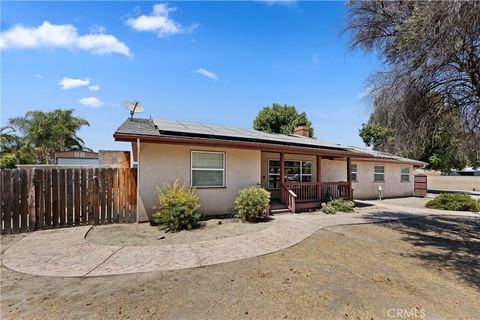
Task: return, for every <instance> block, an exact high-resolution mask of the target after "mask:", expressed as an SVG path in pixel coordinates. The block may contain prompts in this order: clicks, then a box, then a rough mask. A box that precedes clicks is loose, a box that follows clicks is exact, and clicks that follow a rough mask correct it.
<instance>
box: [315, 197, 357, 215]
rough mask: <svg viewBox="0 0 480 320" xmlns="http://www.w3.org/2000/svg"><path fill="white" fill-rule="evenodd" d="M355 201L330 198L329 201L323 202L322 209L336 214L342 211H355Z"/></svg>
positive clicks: (327, 212)
mask: <svg viewBox="0 0 480 320" xmlns="http://www.w3.org/2000/svg"><path fill="white" fill-rule="evenodd" d="M353 206H354V203H353V201H347V200H343V199H334V200H330V201H328V202H327V203H322V211H323V212H324V213H326V214H335V213H337V211H340V212H353V211H354V210H353Z"/></svg>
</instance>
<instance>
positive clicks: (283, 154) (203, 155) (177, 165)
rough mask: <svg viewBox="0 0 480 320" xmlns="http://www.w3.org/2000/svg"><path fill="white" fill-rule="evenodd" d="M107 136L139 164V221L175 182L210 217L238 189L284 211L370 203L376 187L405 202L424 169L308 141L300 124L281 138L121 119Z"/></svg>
mask: <svg viewBox="0 0 480 320" xmlns="http://www.w3.org/2000/svg"><path fill="white" fill-rule="evenodd" d="M114 137H115V140H116V141H127V142H131V143H132V149H133V158H134V161H137V163H138V183H137V185H138V193H139V199H138V210H137V211H138V215H139V221H146V220H148V219H149V217H150V215H151V214H152V212H153V210H154V206H155V205H156V203H155V201H156V195H157V193H158V188H161V187H162V184H163V183H165V182H168V183H171V182H173V181H175V180H176V179H178V180H179V181H180V182H181V183H186V184H188V185H191V186H194V187H196V189H197V194H198V196H199V198H200V204H201V207H200V209H199V211H200V212H202V213H203V214H206V215H215V214H228V213H231V212H232V211H233V205H234V200H235V198H236V195H237V193H238V191H239V190H240V189H241V188H243V187H247V186H252V185H261V186H263V187H264V188H265V189H267V190H269V191H270V192H271V198H272V200H273V201H276V202H280V203H281V204H284V205H288V206H289V208H290V209H291V210H292V209H293V205H292V204H293V203H294V204H295V208H296V209H308V208H316V207H319V206H320V205H321V202H322V201H324V200H325V199H326V198H328V197H329V196H334V197H341V198H345V199H352V198H357V199H363V198H376V197H378V187H379V186H381V187H382V189H383V195H384V196H385V197H399V196H412V195H413V193H414V181H413V170H414V168H415V167H423V166H425V165H426V164H425V163H423V162H419V161H415V160H411V159H405V158H400V157H396V156H394V155H390V154H385V153H380V152H375V151H371V150H368V149H362V148H355V147H347V146H341V145H338V144H333V143H329V142H324V141H321V140H317V139H314V138H309V137H308V128H307V127H305V126H301V127H298V128H297V129H296V130H295V134H293V135H283V134H269V133H265V132H260V131H256V130H247V129H237V128H228V127H224V126H215V125H203V124H196V123H187V122H178V121H168V120H147V119H132V120H130V119H128V120H127V121H125V122H124V123H123V124H122V125H121V126H120V127H119V128H118V129H117V131H116V132H115V134H114ZM349 173H350V174H349ZM281 176H283V177H284V179H281V178H280V177H281ZM352 189H353V192H352Z"/></svg>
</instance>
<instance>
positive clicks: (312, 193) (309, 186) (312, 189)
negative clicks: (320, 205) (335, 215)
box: [281, 181, 352, 213]
mask: <svg viewBox="0 0 480 320" xmlns="http://www.w3.org/2000/svg"><path fill="white" fill-rule="evenodd" d="M281 192H282V193H281V201H282V202H283V203H284V204H285V205H287V206H288V208H289V209H290V211H291V212H292V213H295V209H296V208H295V205H296V203H303V202H324V201H327V200H329V199H339V198H340V199H345V200H349V199H351V198H352V197H351V195H352V189H351V185H350V183H349V182H343V181H342V182H285V183H283V184H282V191H281Z"/></svg>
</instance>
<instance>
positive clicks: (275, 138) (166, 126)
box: [154, 119, 348, 149]
mask: <svg viewBox="0 0 480 320" xmlns="http://www.w3.org/2000/svg"><path fill="white" fill-rule="evenodd" d="M154 123H155V125H156V126H157V127H158V129H159V130H160V131H161V132H162V133H164V134H166V133H178V134H185V133H187V134H188V133H191V134H195V135H205V136H215V137H218V138H221V137H224V138H237V139H247V140H257V141H265V142H279V143H291V144H297V145H304V146H315V147H329V148H335V149H348V148H347V147H342V146H339V145H337V144H333V143H329V142H325V141H320V140H317V139H312V138H306V137H297V136H293V135H291V136H290V135H284V134H272V133H266V132H261V131H256V130H251V129H241V128H230V127H225V126H218V125H205V124H201V123H189V122H183V121H182V122H180V121H170V120H159V119H155V120H154Z"/></svg>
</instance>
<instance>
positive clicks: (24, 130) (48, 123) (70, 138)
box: [0, 109, 89, 166]
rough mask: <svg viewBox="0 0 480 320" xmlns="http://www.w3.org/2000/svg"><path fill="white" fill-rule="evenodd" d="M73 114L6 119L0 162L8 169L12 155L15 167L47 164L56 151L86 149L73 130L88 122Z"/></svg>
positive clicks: (38, 113)
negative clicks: (6, 165) (5, 164)
mask: <svg viewBox="0 0 480 320" xmlns="http://www.w3.org/2000/svg"><path fill="white" fill-rule="evenodd" d="M74 111H75V110H73V109H69V110H62V109H56V110H53V111H51V112H42V111H29V112H27V113H26V114H25V115H24V116H21V117H15V118H11V119H9V121H8V126H6V127H4V128H2V129H1V135H0V146H1V152H2V158H5V161H4V162H5V163H8V164H9V165H10V166H11V159H12V154H13V155H15V159H16V163H17V164H19V163H33V162H36V163H47V164H50V163H52V162H53V159H54V153H55V152H56V151H68V150H80V149H88V148H86V147H85V144H84V141H83V140H82V139H81V138H80V137H79V136H78V135H77V131H78V130H79V129H80V128H81V127H83V126H88V125H89V123H88V122H87V120H85V119H83V118H78V117H75V116H74V115H73V113H74ZM7 160H8V161H7Z"/></svg>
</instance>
